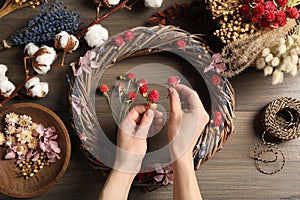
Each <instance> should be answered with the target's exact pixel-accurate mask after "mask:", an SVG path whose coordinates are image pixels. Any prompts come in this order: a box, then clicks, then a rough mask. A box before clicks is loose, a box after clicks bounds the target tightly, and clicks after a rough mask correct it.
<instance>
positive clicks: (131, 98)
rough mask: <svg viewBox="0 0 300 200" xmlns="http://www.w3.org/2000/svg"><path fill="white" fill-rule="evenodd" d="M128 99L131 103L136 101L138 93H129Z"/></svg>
mask: <svg viewBox="0 0 300 200" xmlns="http://www.w3.org/2000/svg"><path fill="white" fill-rule="evenodd" d="M128 99H130V100H131V101H134V100H135V99H136V93H135V92H129V93H128Z"/></svg>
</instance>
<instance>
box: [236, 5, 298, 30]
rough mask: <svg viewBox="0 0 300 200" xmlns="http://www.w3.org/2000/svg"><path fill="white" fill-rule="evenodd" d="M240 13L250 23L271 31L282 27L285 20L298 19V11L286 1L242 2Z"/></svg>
mask: <svg viewBox="0 0 300 200" xmlns="http://www.w3.org/2000/svg"><path fill="white" fill-rule="evenodd" d="M240 13H241V14H242V15H243V16H245V17H247V18H249V20H250V21H251V22H252V23H254V24H260V25H261V26H262V27H268V28H271V29H276V28H278V27H282V26H284V25H285V24H286V23H287V18H291V19H297V18H298V17H299V10H298V9H297V8H295V7H290V6H288V0H273V1H271V0H268V1H264V0H244V4H243V5H242V7H241V8H240Z"/></svg>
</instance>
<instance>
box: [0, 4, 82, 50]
mask: <svg viewBox="0 0 300 200" xmlns="http://www.w3.org/2000/svg"><path fill="white" fill-rule="evenodd" d="M46 4H47V3H44V4H43V5H42V9H41V11H40V13H39V14H38V15H37V16H36V17H34V19H32V20H30V21H29V22H28V26H27V27H25V28H22V29H21V30H19V31H17V32H16V33H15V34H13V35H11V36H10V37H9V38H7V39H4V40H2V43H1V44H2V47H0V50H3V49H5V48H11V47H12V46H15V45H23V44H25V45H26V44H28V43H47V42H50V41H54V39H55V35H56V34H58V33H60V32H61V31H66V32H68V33H74V32H76V31H77V29H78V27H79V26H80V25H81V22H80V21H79V20H78V19H79V17H80V14H79V13H77V12H76V10H71V11H67V7H65V6H63V3H62V2H59V1H55V3H53V4H52V5H51V6H50V7H49V9H47V10H46Z"/></svg>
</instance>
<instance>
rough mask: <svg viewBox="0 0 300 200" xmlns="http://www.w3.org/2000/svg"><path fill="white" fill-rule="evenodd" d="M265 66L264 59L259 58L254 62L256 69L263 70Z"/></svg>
mask: <svg viewBox="0 0 300 200" xmlns="http://www.w3.org/2000/svg"><path fill="white" fill-rule="evenodd" d="M265 66H266V63H265V59H264V58H263V57H260V58H258V59H257V60H256V68H257V69H263V68H264V67H265Z"/></svg>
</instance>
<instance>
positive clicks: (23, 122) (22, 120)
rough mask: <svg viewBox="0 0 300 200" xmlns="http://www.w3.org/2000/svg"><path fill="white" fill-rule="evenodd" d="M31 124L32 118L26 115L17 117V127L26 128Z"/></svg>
mask: <svg viewBox="0 0 300 200" xmlns="http://www.w3.org/2000/svg"><path fill="white" fill-rule="evenodd" d="M31 123H32V118H31V117H30V116H28V115H20V117H19V125H20V126H23V127H28V126H30V125H31Z"/></svg>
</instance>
